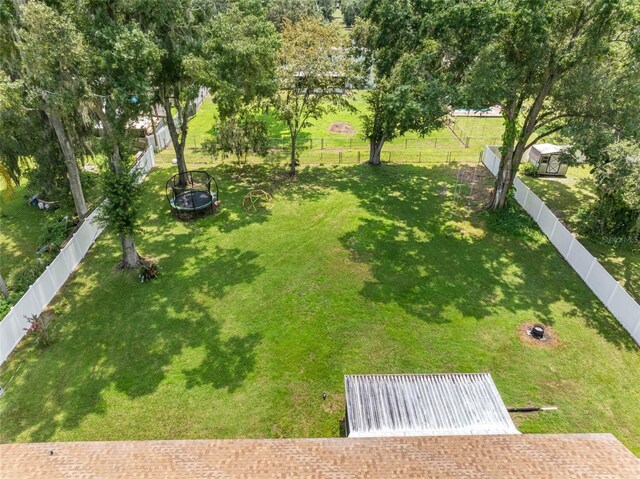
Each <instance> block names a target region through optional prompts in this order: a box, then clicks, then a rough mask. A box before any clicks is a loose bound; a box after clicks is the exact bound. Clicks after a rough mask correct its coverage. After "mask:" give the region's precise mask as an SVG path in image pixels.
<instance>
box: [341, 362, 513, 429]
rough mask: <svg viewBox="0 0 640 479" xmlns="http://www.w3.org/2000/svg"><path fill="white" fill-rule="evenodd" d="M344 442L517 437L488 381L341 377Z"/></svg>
mask: <svg viewBox="0 0 640 479" xmlns="http://www.w3.org/2000/svg"><path fill="white" fill-rule="evenodd" d="M344 383H345V393H346V397H347V430H348V434H349V437H381V436H431V435H438V436H439V435H469V434H518V430H517V429H516V426H515V425H514V424H513V421H512V420H511V417H510V416H509V412H508V411H507V408H506V407H505V405H504V403H503V402H502V398H501V397H500V393H499V392H498V389H497V388H496V386H495V384H494V383H493V380H492V379H491V375H490V374H488V373H481V374H367V375H353V376H351V375H348V376H345V377H344Z"/></svg>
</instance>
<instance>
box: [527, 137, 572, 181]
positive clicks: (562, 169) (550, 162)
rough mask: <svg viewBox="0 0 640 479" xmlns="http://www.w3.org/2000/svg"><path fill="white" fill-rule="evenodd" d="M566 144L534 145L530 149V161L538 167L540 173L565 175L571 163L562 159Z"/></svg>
mask: <svg viewBox="0 0 640 479" xmlns="http://www.w3.org/2000/svg"><path fill="white" fill-rule="evenodd" d="M566 149H567V147H566V146H557V145H552V144H551V143H543V144H541V145H533V146H532V147H531V148H530V149H529V162H530V163H531V164H532V165H534V166H537V167H538V174H539V175H548V176H565V175H566V174H567V168H569V165H568V164H567V163H566V161H563V159H562V152H563V151H564V150H566Z"/></svg>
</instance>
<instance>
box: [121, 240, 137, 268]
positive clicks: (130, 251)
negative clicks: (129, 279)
mask: <svg viewBox="0 0 640 479" xmlns="http://www.w3.org/2000/svg"><path fill="white" fill-rule="evenodd" d="M120 245H121V246H122V263H121V266H122V269H133V268H137V267H139V266H140V255H139V254H138V251H137V250H136V245H135V243H134V242H133V238H132V237H131V236H126V235H120Z"/></svg>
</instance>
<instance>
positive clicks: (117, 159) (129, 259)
mask: <svg viewBox="0 0 640 479" xmlns="http://www.w3.org/2000/svg"><path fill="white" fill-rule="evenodd" d="M111 168H112V170H113V172H114V173H115V174H116V175H121V174H122V156H121V155H120V146H119V145H118V143H117V142H114V144H113V153H112V155H111ZM120 246H121V247H122V262H121V263H120V267H121V268H122V269H131V268H137V267H138V266H140V255H139V254H138V251H137V250H136V245H135V243H134V242H133V238H132V237H131V236H128V235H125V234H122V233H121V234H120Z"/></svg>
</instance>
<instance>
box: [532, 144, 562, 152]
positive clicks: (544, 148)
mask: <svg viewBox="0 0 640 479" xmlns="http://www.w3.org/2000/svg"><path fill="white" fill-rule="evenodd" d="M566 148H567V147H566V146H558V145H553V144H551V143H541V144H539V145H533V146H532V147H531V151H534V150H535V151H536V152H538V153H539V154H541V155H549V154H553V153H562V151H563V150H565V149H566Z"/></svg>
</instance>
